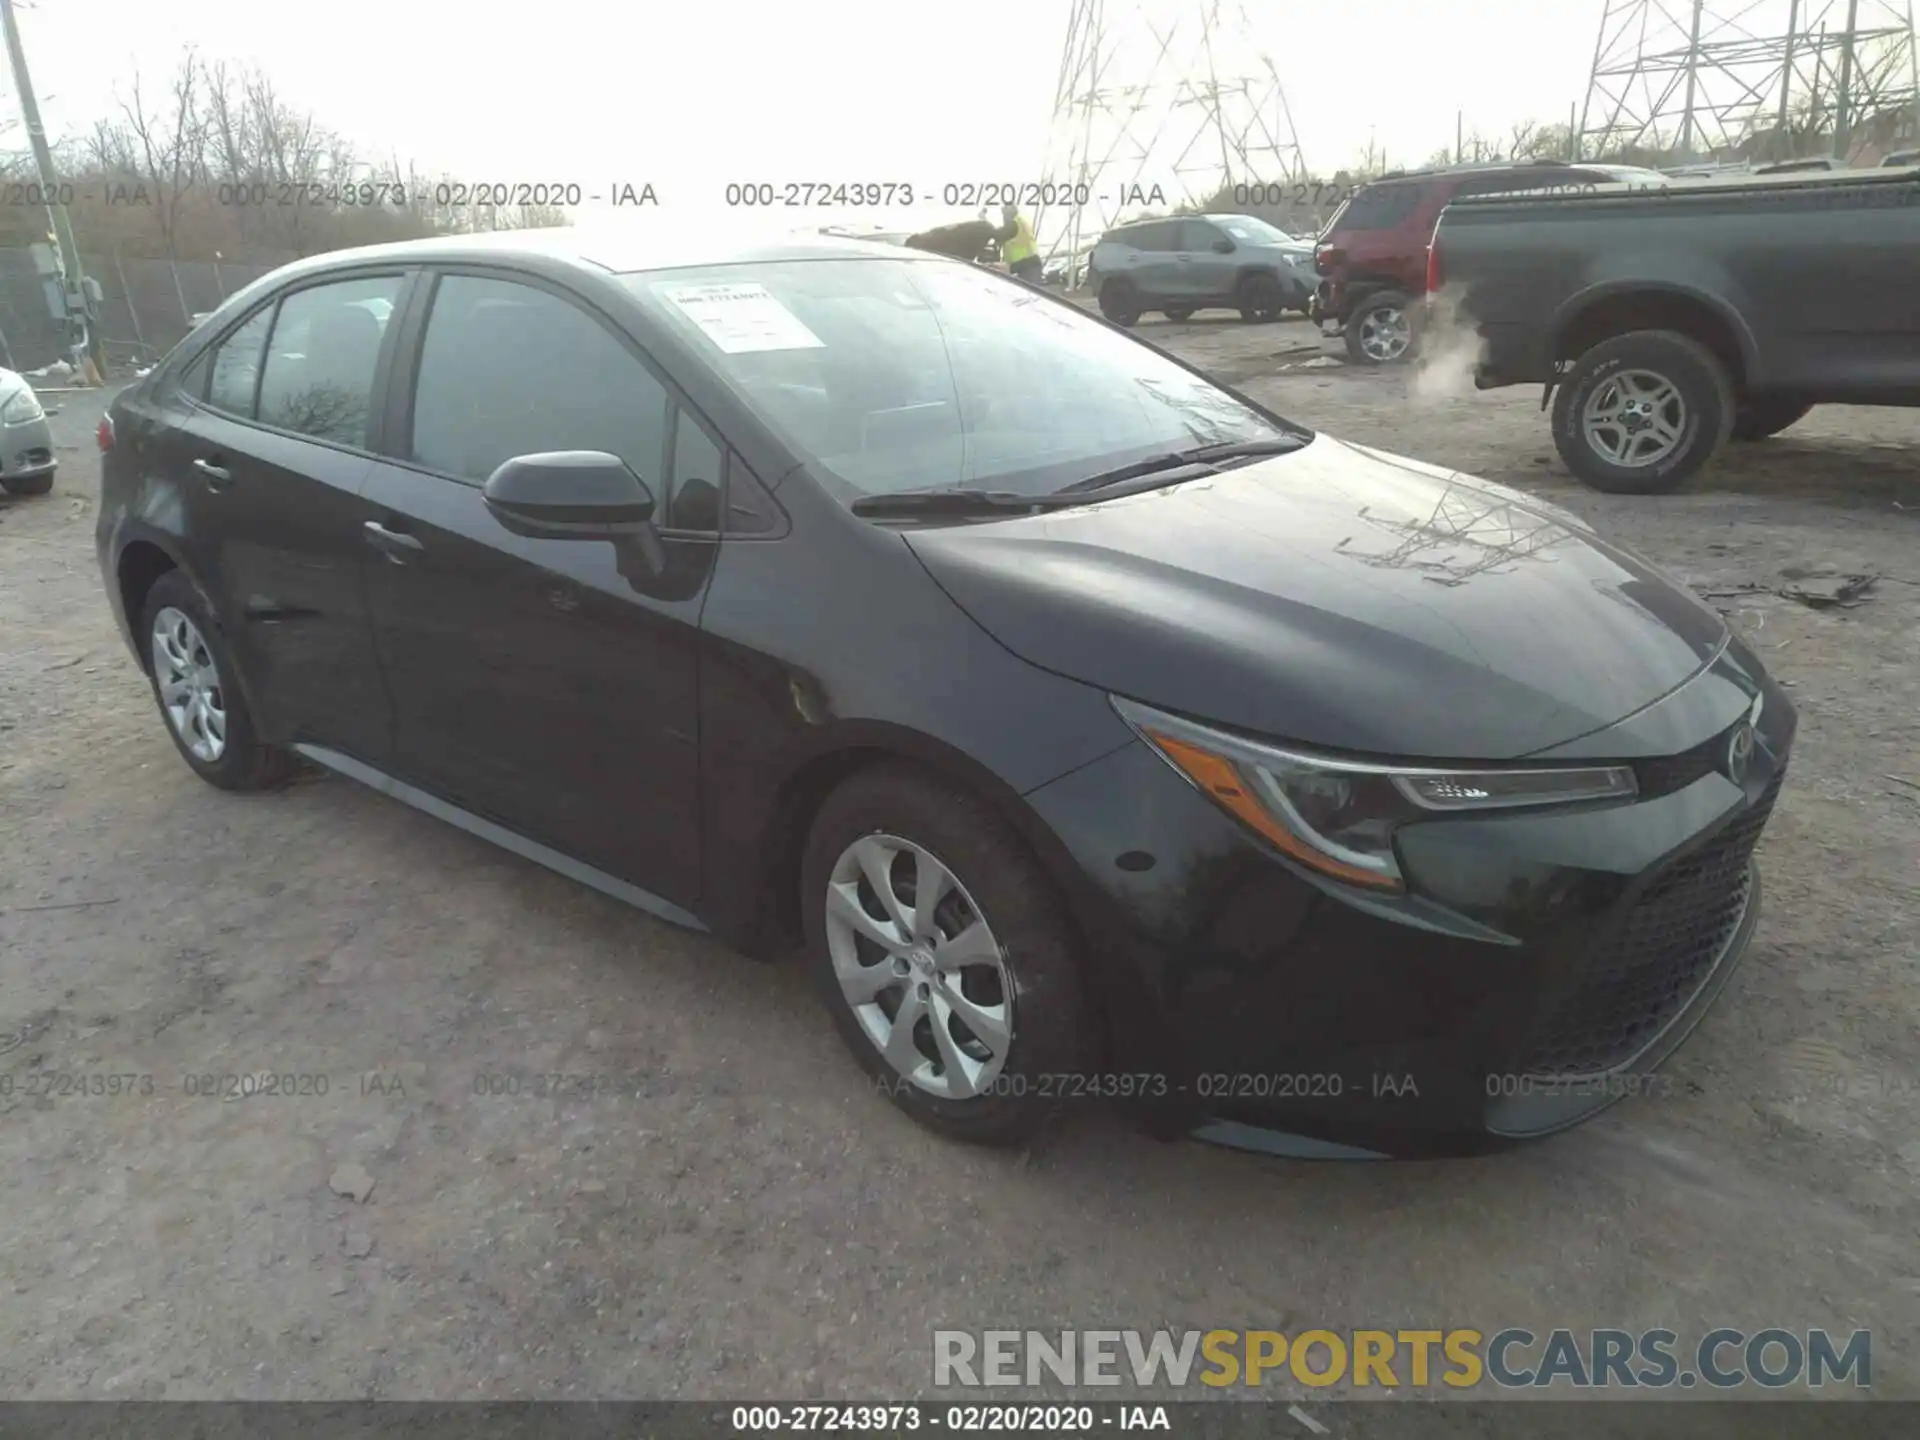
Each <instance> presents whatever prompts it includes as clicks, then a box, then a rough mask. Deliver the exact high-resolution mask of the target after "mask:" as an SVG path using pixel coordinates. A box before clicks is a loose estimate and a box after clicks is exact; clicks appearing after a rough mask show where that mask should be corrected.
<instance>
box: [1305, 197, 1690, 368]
mask: <svg viewBox="0 0 1920 1440" xmlns="http://www.w3.org/2000/svg"><path fill="white" fill-rule="evenodd" d="M1668 183H1669V182H1668V180H1667V177H1666V176H1664V175H1662V174H1660V173H1659V172H1658V171H1657V170H1640V169H1635V168H1634V167H1632V166H1628V165H1569V164H1567V163H1566V162H1565V161H1559V160H1539V161H1527V162H1525V163H1522V164H1518V165H1467V166H1460V167H1456V168H1453V169H1447V170H1417V171H1411V172H1408V173H1406V174H1400V175H1388V176H1385V177H1384V178H1382V179H1379V180H1375V181H1374V182H1372V183H1371V184H1369V185H1363V186H1361V187H1360V189H1359V190H1357V191H1355V192H1354V194H1353V195H1352V197H1351V198H1350V199H1348V201H1347V203H1346V204H1345V205H1342V206H1341V207H1340V208H1339V209H1338V210H1337V211H1335V212H1334V216H1333V219H1332V220H1330V221H1329V222H1328V223H1327V228H1326V230H1325V232H1324V233H1323V234H1322V235H1321V236H1320V243H1319V245H1318V247H1317V248H1316V249H1315V251H1314V256H1313V266H1314V269H1315V270H1316V271H1318V272H1319V273H1320V275H1321V276H1322V279H1321V281H1320V288H1319V290H1318V292H1317V293H1316V294H1315V295H1314V297H1313V304H1312V308H1311V309H1310V311H1309V314H1310V315H1311V316H1312V318H1313V319H1314V320H1316V321H1319V322H1320V323H1322V324H1325V323H1328V322H1333V323H1337V324H1339V325H1341V326H1343V327H1345V330H1346V337H1347V354H1348V355H1349V356H1350V357H1351V358H1352V359H1353V361H1354V363H1355V364H1359V365H1384V364H1390V363H1392V362H1393V361H1396V360H1403V359H1405V358H1406V356H1407V354H1408V352H1409V351H1410V350H1411V349H1412V348H1413V309H1412V306H1413V302H1414V301H1415V300H1417V299H1418V298H1419V297H1420V296H1421V295H1422V294H1424V293H1425V291H1426V287H1427V248H1428V245H1429V243H1430V242H1431V241H1432V239H1433V229H1434V226H1435V225H1437V224H1438V223H1439V220H1440V212H1441V211H1442V210H1444V209H1446V208H1447V205H1448V203H1449V202H1450V201H1452V200H1454V199H1456V198H1458V197H1461V196H1465V195H1493V194H1501V193H1510V192H1513V191H1528V190H1534V191H1540V192H1542V193H1544V194H1553V193H1555V192H1564V191H1567V190H1574V191H1582V190H1591V189H1598V188H1599V187H1600V186H1602V185H1636V186H1642V185H1657V186H1662V187H1664V186H1665V185H1667V184H1668Z"/></svg>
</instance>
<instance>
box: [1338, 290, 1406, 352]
mask: <svg viewBox="0 0 1920 1440" xmlns="http://www.w3.org/2000/svg"><path fill="white" fill-rule="evenodd" d="M1346 335H1347V358H1348V359H1349V360H1351V361H1352V362H1353V363H1354V364H1356V365H1398V364H1400V363H1401V362H1403V361H1405V360H1406V359H1407V358H1408V357H1409V356H1411V355H1412V354H1413V346H1414V333H1413V302H1412V301H1411V300H1409V299H1408V298H1407V297H1406V296H1405V295H1402V294H1401V293H1400V292H1399V291H1398V290H1379V291H1376V292H1374V293H1373V294H1371V295H1369V296H1368V297H1367V298H1366V299H1364V300H1362V301H1361V302H1360V303H1359V304H1358V305H1356V306H1354V307H1353V313H1352V314H1350V315H1349V316H1348V317H1347V324H1346Z"/></svg>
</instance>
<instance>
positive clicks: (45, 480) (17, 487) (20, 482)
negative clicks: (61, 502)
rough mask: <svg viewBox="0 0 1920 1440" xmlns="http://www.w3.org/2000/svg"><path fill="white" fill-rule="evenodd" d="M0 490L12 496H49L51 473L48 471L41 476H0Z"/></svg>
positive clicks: (51, 484) (51, 487)
mask: <svg viewBox="0 0 1920 1440" xmlns="http://www.w3.org/2000/svg"><path fill="white" fill-rule="evenodd" d="M0 490H5V491H6V492H7V494H9V495H14V496H20V495H51V494H52V493H53V471H51V470H49V471H47V472H46V473H45V474H42V475H12V476H0Z"/></svg>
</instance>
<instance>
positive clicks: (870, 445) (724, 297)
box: [622, 257, 1308, 501]
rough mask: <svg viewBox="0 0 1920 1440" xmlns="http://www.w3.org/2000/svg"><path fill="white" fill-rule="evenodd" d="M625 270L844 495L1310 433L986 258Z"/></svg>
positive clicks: (1077, 476) (1031, 488)
mask: <svg viewBox="0 0 1920 1440" xmlns="http://www.w3.org/2000/svg"><path fill="white" fill-rule="evenodd" d="M622 279H623V281H624V282H625V283H626V285H627V286H628V287H629V288H630V289H631V290H632V292H633V293H634V294H635V296H636V297H637V298H638V299H639V300H640V302H641V304H642V305H643V306H644V307H645V308H646V309H647V311H648V312H649V314H651V315H653V316H655V317H656V318H657V319H658V320H659V321H660V322H661V323H662V324H664V325H666V326H668V327H669V328H671V329H672V330H674V331H675V332H676V333H677V334H679V335H680V336H681V337H682V338H683V340H684V343H685V344H686V345H687V346H688V348H689V349H690V350H692V351H693V353H694V354H696V355H697V356H698V357H699V358H700V359H701V360H702V361H704V362H705V363H706V364H707V365H709V366H710V367H711V368H712V369H713V370H714V371H715V372H716V373H717V374H718V375H719V376H720V377H721V379H722V380H723V381H724V382H725V383H726V384H727V385H728V386H729V387H730V388H731V389H732V390H733V391H734V392H735V393H736V394H737V395H739V396H740V397H741V399H742V400H743V401H744V402H745V403H746V404H747V405H749V406H750V407H751V408H752V409H753V410H754V411H755V412H756V413H757V414H758V415H759V416H760V418H762V419H763V420H764V421H765V422H766V423H767V424H768V425H769V426H771V427H772V428H773V429H774V430H775V431H777V432H778V433H779V434H780V435H781V436H782V437H783V438H784V439H785V440H786V442H787V443H788V445H789V446H791V448H792V449H793V450H794V452H795V453H796V455H797V456H798V457H799V458H800V459H802V460H804V461H806V463H807V464H808V467H809V468H810V469H812V470H813V471H814V472H815V473H816V474H817V475H819V476H820V478H821V479H822V480H823V481H825V482H826V483H828V484H829V485H830V486H833V487H836V488H837V489H838V491H839V493H840V498H841V499H842V500H845V501H852V500H856V499H859V498H860V497H862V496H870V495H888V494H896V493H899V492H902V491H909V490H929V489H967V490H995V491H1002V492H1012V493H1015V494H1020V495H1042V494H1048V493H1051V492H1053V491H1056V490H1059V489H1060V488H1061V487H1063V486H1065V485H1069V484H1072V483H1074V482H1075V481H1079V480H1084V479H1086V478H1088V477H1089V476H1093V475H1096V474H1099V473H1101V472H1104V471H1107V470H1110V469H1113V468H1115V467H1118V466H1123V465H1128V464H1132V463H1134V462H1136V461H1141V460H1146V459H1149V458H1150V457H1153V456H1158V455H1165V454H1168V453H1171V452H1176V451H1180V450H1186V449H1190V448H1192V447H1195V446H1202V445H1212V444H1219V443H1232V442H1236V441H1246V440H1256V441H1257V440H1268V439H1284V438H1290V437H1292V438H1297V437H1300V436H1304V435H1305V434H1307V433H1308V432H1306V431H1304V430H1300V429H1298V428H1294V427H1287V428H1283V427H1282V426H1281V425H1280V424H1278V423H1276V422H1274V421H1272V420H1269V419H1267V418H1266V417H1265V416H1263V415H1261V414H1260V413H1259V412H1257V411H1255V410H1253V409H1251V408H1249V407H1248V406H1247V405H1245V404H1243V403H1242V402H1240V401H1238V400H1236V399H1234V398H1233V396H1231V395H1229V394H1227V393H1226V392H1225V391H1223V390H1221V389H1220V388H1219V387H1217V386H1215V385H1213V384H1211V383H1209V382H1208V381H1207V380H1205V379H1203V378H1201V377H1200V376H1198V375H1196V374H1194V373H1193V372H1192V371H1189V370H1186V369H1183V368H1182V367H1181V366H1179V365H1177V364H1175V363H1174V362H1173V361H1172V360H1170V359H1168V358H1166V357H1165V356H1162V355H1161V354H1159V352H1157V351H1155V350H1153V349H1152V348H1150V347H1148V346H1146V345H1143V344H1140V343H1139V342H1137V341H1134V340H1131V339H1129V338H1127V337H1126V336H1124V335H1122V334H1119V333H1118V332H1116V331H1113V330H1111V329H1109V328H1107V327H1106V326H1105V325H1102V324H1101V323H1100V322H1098V321H1096V320H1094V319H1093V318H1092V317H1090V316H1088V315H1085V314H1084V313H1082V312H1081V311H1080V310H1078V309H1077V308H1075V307H1074V306H1072V305H1070V304H1068V303H1066V302H1064V301H1058V300H1054V299H1051V298H1049V297H1047V296H1046V295H1043V294H1041V293H1039V292H1037V291H1035V290H1033V289H1031V288H1029V287H1027V286H1025V285H1022V284H1019V283H1018V282H1016V281H1012V280H1008V279H1006V278H1005V277H1003V276H998V275H994V274H991V273H989V272H987V271H983V270H981V269H978V268H976V267H974V266H971V265H960V264H950V263H944V262H939V261H919V260H905V259H903V260H892V259H887V258H882V257H875V258H860V259H829V260H800V261H786V262H771V263H766V264H758V265H728V266H716V267H713V268H711V269H706V270H674V271H655V272H640V273H630V274H627V275H625V276H623V277H622Z"/></svg>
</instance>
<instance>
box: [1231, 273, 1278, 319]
mask: <svg viewBox="0 0 1920 1440" xmlns="http://www.w3.org/2000/svg"><path fill="white" fill-rule="evenodd" d="M1235 304H1236V305H1238V307H1239V310H1240V318H1241V319H1242V320H1245V321H1247V322H1248V323H1249V324H1251V323H1252V322H1254V321H1256V320H1258V321H1269V320H1278V319H1279V318H1280V312H1281V311H1282V310H1284V309H1286V307H1287V297H1286V294H1285V293H1284V292H1283V291H1282V290H1281V289H1280V282H1279V281H1278V280H1275V279H1274V278H1273V277H1272V276H1271V275H1249V276H1248V277H1247V278H1246V279H1245V280H1243V281H1241V282H1240V293H1239V294H1238V295H1237V296H1236V297H1235Z"/></svg>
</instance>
